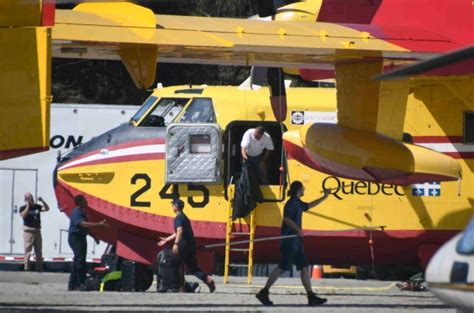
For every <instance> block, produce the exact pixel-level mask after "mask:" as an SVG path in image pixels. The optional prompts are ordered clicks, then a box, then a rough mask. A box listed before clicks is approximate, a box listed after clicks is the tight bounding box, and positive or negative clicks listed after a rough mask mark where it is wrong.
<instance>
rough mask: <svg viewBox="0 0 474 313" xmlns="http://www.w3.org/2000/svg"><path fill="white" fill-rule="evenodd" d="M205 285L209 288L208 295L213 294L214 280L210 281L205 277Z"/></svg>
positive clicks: (210, 279)
mask: <svg viewBox="0 0 474 313" xmlns="http://www.w3.org/2000/svg"><path fill="white" fill-rule="evenodd" d="M206 285H207V287H208V288H209V292H210V293H213V292H214V291H215V290H216V284H215V283H214V280H212V278H211V277H207V283H206Z"/></svg>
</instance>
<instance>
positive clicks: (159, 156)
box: [66, 153, 165, 169]
mask: <svg viewBox="0 0 474 313" xmlns="http://www.w3.org/2000/svg"><path fill="white" fill-rule="evenodd" d="M164 158H165V154H164V153H143V154H132V155H124V156H116V157H111V158H106V159H101V160H93V161H89V162H84V163H79V164H76V165H72V166H69V167H67V168H66V169H71V168H76V167H81V166H86V165H98V164H110V163H123V162H134V161H147V160H163V159H164Z"/></svg>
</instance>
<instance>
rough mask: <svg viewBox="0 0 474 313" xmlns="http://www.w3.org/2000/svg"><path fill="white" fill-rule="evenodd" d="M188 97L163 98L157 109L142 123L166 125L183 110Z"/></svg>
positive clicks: (145, 125)
mask: <svg viewBox="0 0 474 313" xmlns="http://www.w3.org/2000/svg"><path fill="white" fill-rule="evenodd" d="M188 101H189V99H188V98H161V99H160V101H159V102H158V104H157V105H156V107H155V109H154V110H153V111H151V112H150V113H149V114H148V115H147V116H146V117H145V118H144V119H143V121H142V122H141V123H140V125H139V126H143V127H165V126H167V125H168V124H170V123H172V122H173V121H174V119H175V118H176V116H178V115H179V113H180V112H181V111H182V110H183V108H184V106H185V105H186V103H187V102H188Z"/></svg>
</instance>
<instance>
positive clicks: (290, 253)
mask: <svg viewBox="0 0 474 313" xmlns="http://www.w3.org/2000/svg"><path fill="white" fill-rule="evenodd" d="M303 195H304V186H303V184H302V183H301V182H300V181H294V182H293V183H291V186H290V190H289V192H288V196H289V197H290V199H289V200H288V202H287V203H286V204H285V208H284V213H283V223H282V225H281V235H282V236H291V235H294V237H291V238H284V239H282V240H281V244H280V254H281V256H280V264H278V267H277V268H275V269H274V270H273V272H272V273H271V274H270V277H269V278H268V280H267V283H266V284H265V287H264V288H263V289H262V290H260V291H259V293H257V295H256V297H257V299H258V300H260V302H262V304H263V305H273V302H272V301H270V298H269V296H268V295H269V290H270V288H271V286H272V285H273V284H274V283H275V282H276V281H277V279H278V277H280V275H281V274H282V273H283V272H285V271H288V270H289V269H290V268H291V265H292V264H295V265H296V269H297V270H298V271H300V272H301V282H302V283H303V286H304V288H305V289H306V293H307V294H308V305H309V306H315V305H321V304H324V303H325V302H326V301H327V300H326V299H324V298H320V297H318V296H316V294H315V293H314V292H313V290H312V287H311V279H310V277H309V269H308V260H307V259H306V255H305V253H304V249H303V243H302V239H303V229H302V227H301V219H302V215H303V212H306V211H307V210H309V209H310V208H313V207H315V206H317V205H318V204H320V203H321V202H323V201H324V200H326V199H327V197H328V196H329V190H324V195H323V196H322V197H321V198H319V199H317V200H314V201H312V202H309V203H306V202H304V201H302V200H301V197H302V196H303Z"/></svg>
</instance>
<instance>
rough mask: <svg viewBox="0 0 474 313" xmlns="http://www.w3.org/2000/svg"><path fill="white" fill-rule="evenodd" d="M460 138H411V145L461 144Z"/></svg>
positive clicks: (461, 139)
mask: <svg viewBox="0 0 474 313" xmlns="http://www.w3.org/2000/svg"><path fill="white" fill-rule="evenodd" d="M462 142H463V138H462V136H413V143H415V144H419V143H462Z"/></svg>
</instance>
